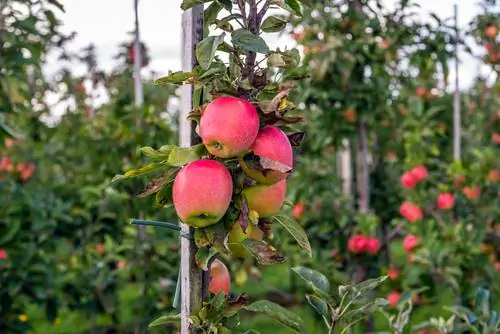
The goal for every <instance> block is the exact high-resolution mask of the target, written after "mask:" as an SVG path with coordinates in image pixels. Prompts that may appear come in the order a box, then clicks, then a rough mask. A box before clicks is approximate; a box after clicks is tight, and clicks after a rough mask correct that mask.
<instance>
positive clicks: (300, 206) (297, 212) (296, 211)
mask: <svg viewBox="0 0 500 334" xmlns="http://www.w3.org/2000/svg"><path fill="white" fill-rule="evenodd" d="M304 208H305V206H304V203H301V202H298V203H297V204H295V206H294V207H293V209H292V217H293V219H295V220H301V219H302V214H303V213H304Z"/></svg>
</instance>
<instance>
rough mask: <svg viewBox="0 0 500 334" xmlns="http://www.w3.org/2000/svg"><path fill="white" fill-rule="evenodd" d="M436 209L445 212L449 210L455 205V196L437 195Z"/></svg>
mask: <svg viewBox="0 0 500 334" xmlns="http://www.w3.org/2000/svg"><path fill="white" fill-rule="evenodd" d="M436 204H437V207H438V208H439V209H443V210H447V209H451V208H452V207H453V205H454V204H455V196H453V194H451V193H442V194H439V196H438V198H437V200H436Z"/></svg>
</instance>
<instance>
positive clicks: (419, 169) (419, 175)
mask: <svg viewBox="0 0 500 334" xmlns="http://www.w3.org/2000/svg"><path fill="white" fill-rule="evenodd" d="M411 174H412V175H413V177H414V178H415V180H416V181H417V182H421V181H423V180H425V179H426V178H427V175H428V172H427V168H425V166H424V165H418V166H416V167H414V168H413V169H412V170H411Z"/></svg>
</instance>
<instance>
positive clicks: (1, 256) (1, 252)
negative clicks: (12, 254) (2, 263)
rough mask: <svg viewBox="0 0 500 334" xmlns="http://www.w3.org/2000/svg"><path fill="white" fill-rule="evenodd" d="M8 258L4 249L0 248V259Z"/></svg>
mask: <svg viewBox="0 0 500 334" xmlns="http://www.w3.org/2000/svg"><path fill="white" fill-rule="evenodd" d="M8 258H9V254H8V253H7V251H6V250H5V249H2V248H0V260H7V259H8Z"/></svg>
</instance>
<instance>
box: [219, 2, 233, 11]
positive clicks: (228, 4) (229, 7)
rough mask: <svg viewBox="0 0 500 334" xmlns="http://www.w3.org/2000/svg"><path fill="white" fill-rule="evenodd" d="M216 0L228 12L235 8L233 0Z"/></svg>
mask: <svg viewBox="0 0 500 334" xmlns="http://www.w3.org/2000/svg"><path fill="white" fill-rule="evenodd" d="M215 1H217V2H218V3H219V4H220V5H221V6H222V7H224V9H225V10H227V11H228V12H230V11H231V10H233V2H232V1H231V0H215Z"/></svg>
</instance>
